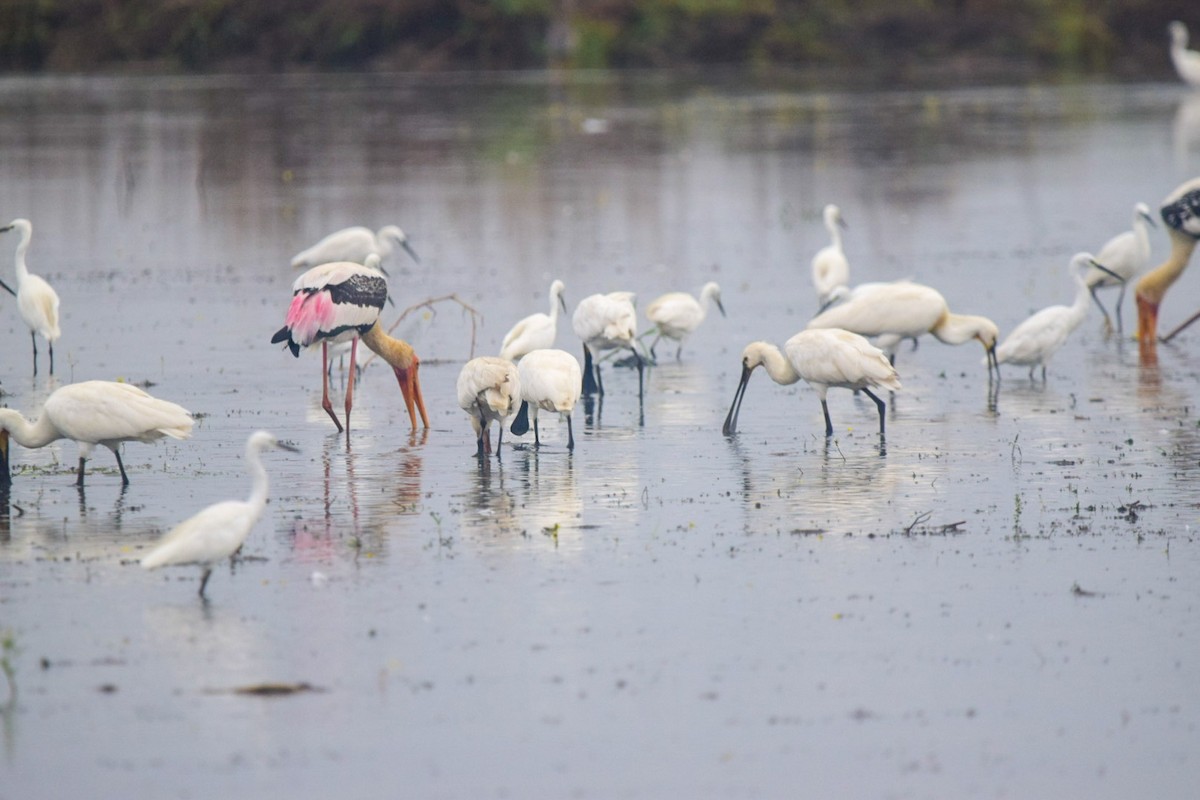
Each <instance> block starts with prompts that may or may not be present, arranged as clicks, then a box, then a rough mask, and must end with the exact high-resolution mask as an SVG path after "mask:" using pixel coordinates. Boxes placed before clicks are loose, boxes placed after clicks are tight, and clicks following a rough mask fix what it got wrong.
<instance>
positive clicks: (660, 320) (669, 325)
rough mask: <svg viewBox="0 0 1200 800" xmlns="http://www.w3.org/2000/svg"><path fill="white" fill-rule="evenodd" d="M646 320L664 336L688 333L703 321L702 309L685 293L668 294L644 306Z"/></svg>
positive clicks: (675, 336) (672, 336)
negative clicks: (654, 325) (653, 324)
mask: <svg viewBox="0 0 1200 800" xmlns="http://www.w3.org/2000/svg"><path fill="white" fill-rule="evenodd" d="M646 319H648V320H650V321H651V322H653V323H655V324H656V325H658V327H659V330H661V331H662V332H663V333H664V334H665V335H667V336H670V337H671V338H677V336H678V335H679V334H685V333H690V332H692V331H693V330H695V329H696V326H698V325H699V324H700V323H701V322H702V321H703V320H704V308H703V307H702V306H701V305H700V303H699V302H698V301H697V300H696V298H694V297H692V296H691V295H690V294H688V293H687V292H669V293H668V294H664V295H663V296H662V297H659V298H657V299H655V300H654V301H653V302H652V303H650V305H648V306H646Z"/></svg>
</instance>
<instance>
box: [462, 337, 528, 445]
mask: <svg viewBox="0 0 1200 800" xmlns="http://www.w3.org/2000/svg"><path fill="white" fill-rule="evenodd" d="M456 388H457V391H458V407H459V408H461V409H462V410H463V411H465V412H467V416H469V417H470V418H471V427H472V428H474V429H475V441H476V445H477V447H476V450H475V455H477V456H479V457H480V458H483V457H484V455H485V454H486V453H489V452H491V449H492V439H491V435H490V433H489V432H488V428H489V426H490V425H491V424H492V422H493V421H495V422H497V423H499V428H500V430H499V432H498V434H497V436H496V456H497V457H499V456H500V443H501V441H502V440H503V439H504V421H505V420H507V419H508V418H509V417H511V416H512V415H513V413H514V412H515V411H516V410H517V403H519V402H520V400H521V376H520V375H519V374H518V372H517V365H516V364H514V363H513V362H511V361H509V360H507V359H504V358H496V357H495V356H480V357H478V358H472V359H471V360H470V361H468V362H467V363H466V364H464V365H463V368H462V370H461V371H460V372H459V373H458V383H457V386H456Z"/></svg>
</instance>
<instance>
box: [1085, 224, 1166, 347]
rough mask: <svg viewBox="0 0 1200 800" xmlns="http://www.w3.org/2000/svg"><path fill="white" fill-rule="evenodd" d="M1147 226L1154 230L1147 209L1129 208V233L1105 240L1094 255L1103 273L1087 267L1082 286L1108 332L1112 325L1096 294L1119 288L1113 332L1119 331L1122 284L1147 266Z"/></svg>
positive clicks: (1148, 246)
mask: <svg viewBox="0 0 1200 800" xmlns="http://www.w3.org/2000/svg"><path fill="white" fill-rule="evenodd" d="M1150 226H1154V227H1157V226H1155V225H1154V217H1152V216H1150V207H1149V206H1147V205H1146V204H1145V203H1138V204H1137V205H1135V206H1134V207H1133V230H1129V231H1125V232H1124V233H1118V234H1117V235H1116V236H1114V237H1112V238H1111V239H1109V240H1108V241H1107V242H1105V243H1104V246H1103V247H1101V248H1100V252H1099V253H1097V254H1096V263H1098V264H1102V265H1103V266H1104V269H1098V268H1096V267H1091V266H1089V268H1088V272H1087V276H1086V277H1085V278H1084V282H1085V283H1086V284H1087V285H1088V290H1089V291H1090V292H1091V293H1092V299H1093V300H1095V301H1096V305H1098V306H1100V313H1102V314H1103V315H1104V324H1105V326H1107V327H1108V329H1109V330H1112V321H1111V320H1110V319H1109V318H1108V311H1107V310H1106V309H1105V308H1104V304H1103V303H1101V302H1100V298H1099V297H1097V296H1096V290H1097V289H1102V288H1104V287H1106V286H1120V287H1121V293H1120V294H1119V295H1118V296H1117V307H1116V311H1117V330H1118V331H1120V330H1121V302H1122V301H1123V300H1124V299H1125V284H1126V283H1127V282H1128V281H1129V280H1130V279H1131V278H1132V277H1133V276H1134V275H1136V274H1138V273H1139V272H1142V271H1143V270H1145V269H1146V267H1148V266H1150Z"/></svg>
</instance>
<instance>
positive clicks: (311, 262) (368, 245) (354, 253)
mask: <svg viewBox="0 0 1200 800" xmlns="http://www.w3.org/2000/svg"><path fill="white" fill-rule="evenodd" d="M396 246H399V247H402V248H404V250H405V252H407V253H408V254H409V255H410V256H412V259H413V261H416V262H417V263H418V264H419V263H420V262H421V259H419V258H418V257H417V253H416V251H415V250H413V249H412V245H411V244H409V242H408V237H407V236H406V235H405V234H404V231H402V230H400V229H399V228H397V227H396V226H395V225H385V226H384V227H382V228H380V229H379V232H378V233H374V232H372V231H371V229H370V228H364V227H362V226H355V227H353V228H343V229H342V230H340V231H334V232H333V233H331V234H329V235H328V236H326V237H325V238H324V239H322V240H321V241H319V242H317V243H316V244H314V245H313V246H312V247H310V248H308V249H307V250H301V251H300V252H299V253H297V254H296V255H295V256H293V257H292V266H293V267H295V268H296V269H306V268H311V267H319V266H320V265H321V264H328V263H330V262H333V261H353V262H355V263H357V264H364V263H365V262H366V259H367V256H369V255H371V254H375V255H377V256H379V258H380V260H383V259H385V258H387V257H388V256H389V255H391V254H392V251H393V250H394V249H395V248H396Z"/></svg>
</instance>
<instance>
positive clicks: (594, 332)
mask: <svg viewBox="0 0 1200 800" xmlns="http://www.w3.org/2000/svg"><path fill="white" fill-rule="evenodd" d="M636 296H637V295H636V294H634V293H633V292H609V293H608V294H592V295H588V296H587V297H585V298H583V300H581V301H579V305H577V306H576V307H575V313H574V314H573V315H572V316H571V327H572V328H573V329H574V330H575V335H576V336H578V337H579V338H580V339H582V340H583V393H584V394H588V395H591V394H596V393H599V394H601V395H603V394H604V380H603V379H602V378H601V377H600V365H599V364H595V374H594V375H593V373H592V367H593V361H594V358H593V351H594V352H595V353H597V354H598V353H600V352H601V351H603V350H616V349H619V348H625V347H628V348H629V349H630V350H632V351H633V358H634V361H636V362H637V370H638V397H641V395H642V373H643V370H644V368H645V359H643V358H642V356H641V354H640V353H639V352H638V351H637V347H636V346H635V345H634V341H635V340H636V337H637V310H636V309H635V308H634V306H633V299H634V297H636Z"/></svg>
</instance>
